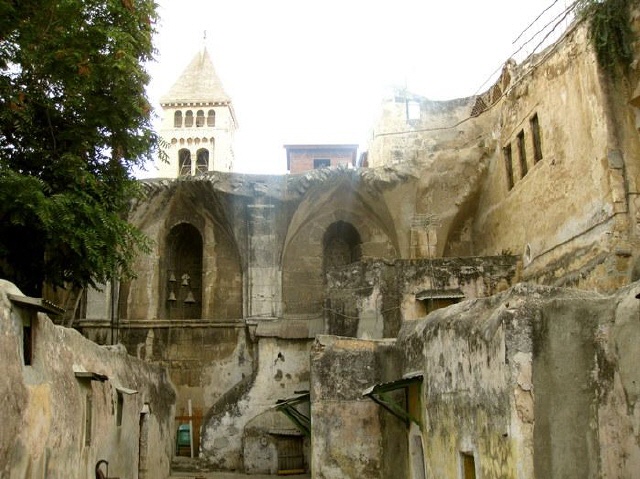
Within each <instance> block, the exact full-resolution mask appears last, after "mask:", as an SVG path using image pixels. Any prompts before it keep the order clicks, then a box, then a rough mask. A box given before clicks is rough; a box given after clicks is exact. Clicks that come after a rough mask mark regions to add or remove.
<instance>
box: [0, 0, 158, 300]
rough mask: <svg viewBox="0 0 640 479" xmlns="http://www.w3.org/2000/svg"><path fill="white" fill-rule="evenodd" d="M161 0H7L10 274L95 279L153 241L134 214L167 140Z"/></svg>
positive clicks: (0, 29)
mask: <svg viewBox="0 0 640 479" xmlns="http://www.w3.org/2000/svg"><path fill="white" fill-rule="evenodd" d="M155 21H156V4H155V2H154V1H153V0H0V277H3V278H6V279H9V280H11V281H13V282H15V283H16V284H17V285H18V286H19V287H20V288H21V289H22V290H23V291H24V292H25V293H26V294H31V295H40V294H41V293H42V290H43V285H47V286H52V287H54V288H59V287H72V288H75V289H78V288H82V287H85V286H86V285H96V284H98V283H102V282H105V281H107V280H109V279H110V278H111V277H112V276H113V275H114V274H115V273H116V272H119V273H120V274H124V275H128V274H131V273H132V271H131V264H132V260H133V258H134V256H135V254H136V252H137V251H139V250H140V249H141V248H142V249H145V248H148V245H147V240H146V239H145V237H144V235H142V233H141V232H139V231H138V230H137V229H135V228H134V227H133V226H132V225H130V224H129V223H128V222H127V221H126V219H125V218H126V211H127V208H128V205H129V202H130V200H131V199H132V198H133V197H134V195H136V194H137V192H138V185H137V182H136V181H135V179H134V177H133V170H134V169H135V168H136V167H141V166H143V165H144V164H145V163H146V161H147V160H150V159H151V157H152V155H153V154H154V152H155V151H156V150H157V146H158V138H157V136H156V134H155V133H154V132H153V130H152V128H151V114H152V112H151V107H150V105H149V102H148V100H147V97H146V93H145V87H146V85H147V83H148V80H149V77H148V74H147V73H146V71H145V68H144V65H145V64H146V63H147V62H149V61H151V60H152V59H153V54H154V49H153V44H152V36H153V33H154V25H155Z"/></svg>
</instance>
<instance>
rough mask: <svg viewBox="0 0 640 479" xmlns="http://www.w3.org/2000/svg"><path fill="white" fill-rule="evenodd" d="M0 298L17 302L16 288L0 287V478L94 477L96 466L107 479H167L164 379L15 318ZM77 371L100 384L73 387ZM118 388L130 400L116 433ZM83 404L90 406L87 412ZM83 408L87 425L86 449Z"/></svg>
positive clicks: (42, 320)
mask: <svg viewBox="0 0 640 479" xmlns="http://www.w3.org/2000/svg"><path fill="white" fill-rule="evenodd" d="M7 293H11V294H20V292H19V291H18V289H17V288H16V287H15V286H13V285H12V284H10V283H8V282H6V281H2V280H0V330H1V334H0V351H2V354H3V358H2V363H3V365H4V369H3V375H2V379H0V397H2V398H3V404H4V406H3V408H2V414H1V417H2V428H1V429H0V431H1V432H0V475H1V476H2V477H8V478H16V479H17V478H20V479H23V478H33V479H35V478H42V477H47V478H78V479H81V478H82V479H85V478H87V477H93V475H94V468H95V464H96V463H97V462H98V460H100V459H105V460H107V461H109V474H110V475H111V476H114V477H139V478H141V479H142V478H145V477H146V478H151V477H160V478H162V477H167V476H168V474H169V463H170V460H171V456H172V453H173V438H174V437H175V436H174V435H173V431H172V424H173V415H174V401H175V391H174V389H173V386H172V385H171V383H170V381H169V378H168V377H167V374H166V371H165V370H164V369H162V368H160V367H158V366H152V365H149V364H147V363H145V362H143V361H140V360H137V359H135V358H132V357H131V356H128V355H127V354H126V352H125V351H123V350H122V349H118V348H105V347H101V346H98V345H96V344H95V343H93V342H91V341H89V340H87V339H85V338H84V337H82V336H81V335H80V334H79V333H78V332H77V331H75V330H73V329H68V328H63V327H60V326H55V325H54V324H53V323H52V322H51V321H50V320H49V318H48V317H47V316H46V315H44V314H42V313H35V312H31V311H30V310H28V309H24V308H18V307H17V306H16V305H15V303H13V304H12V303H11V302H10V301H9V299H8V298H7ZM28 317H31V321H32V323H31V324H32V331H33V360H32V364H31V365H24V362H23V349H22V344H23V343H22V341H23V321H25V320H26V319H27V318H28ZM78 371H88V372H95V373H99V374H102V375H105V376H107V377H108V379H107V380H106V381H104V382H101V381H91V380H87V379H79V378H77V377H76V375H75V373H76V372H78ZM118 388H121V389H122V388H126V389H130V390H136V391H137V394H126V393H125V394H123V396H122V397H123V403H122V404H123V407H122V425H120V426H119V425H118V424H117V410H118V392H117V391H118ZM87 395H90V396H91V403H87V400H86V396H87ZM146 405H147V406H146ZM88 408H90V411H91V417H92V418H91V423H90V426H89V430H90V437H89V439H88V435H87V432H86V431H87V429H86V428H87V425H86V418H87V411H88ZM141 419H142V421H141ZM141 423H143V424H144V428H143V429H141V428H140V424H141ZM141 447H142V449H141ZM139 458H142V461H143V462H142V463H139Z"/></svg>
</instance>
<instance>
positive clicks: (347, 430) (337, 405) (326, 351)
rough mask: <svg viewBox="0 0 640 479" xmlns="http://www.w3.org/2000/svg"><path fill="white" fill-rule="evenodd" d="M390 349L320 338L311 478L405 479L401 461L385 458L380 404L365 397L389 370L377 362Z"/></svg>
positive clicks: (315, 355)
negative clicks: (370, 388)
mask: <svg viewBox="0 0 640 479" xmlns="http://www.w3.org/2000/svg"><path fill="white" fill-rule="evenodd" d="M390 344H391V342H389V341H366V340H359V339H349V338H340V337H336V336H317V337H316V341H315V343H314V345H313V348H312V350H311V424H312V431H311V443H312V446H313V447H312V458H311V461H312V474H313V476H312V477H314V478H317V479H338V478H340V479H342V478H353V479H356V478H362V477H367V478H385V477H405V476H404V465H405V463H404V457H403V455H402V454H401V455H400V456H399V457H397V456H389V457H385V454H384V452H385V451H384V450H383V447H384V445H385V440H384V436H383V434H382V431H383V428H384V421H385V419H387V418H384V417H381V415H380V409H379V406H378V405H377V404H375V403H374V402H373V401H370V400H369V399H366V398H363V396H362V392H363V391H364V390H365V389H366V388H368V387H369V386H371V385H373V384H376V383H377V382H380V379H381V378H382V377H384V374H385V372H386V369H387V368H388V367H389V366H390V365H384V364H383V363H381V361H380V360H379V356H380V354H381V352H380V350H384V349H387V348H388V347H389V345H390ZM404 441H405V440H403V438H401V437H395V438H394V439H393V444H394V445H395V446H396V447H399V448H400V450H403V449H402V447H403V444H404ZM389 462H392V463H393V464H394V466H395V467H390V466H389V465H388V463H389ZM390 471H394V472H393V475H392V476H390V475H388V474H389V473H390Z"/></svg>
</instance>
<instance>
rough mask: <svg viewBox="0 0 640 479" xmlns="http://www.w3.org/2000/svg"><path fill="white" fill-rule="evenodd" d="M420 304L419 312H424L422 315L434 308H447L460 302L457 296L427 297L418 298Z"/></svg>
mask: <svg viewBox="0 0 640 479" xmlns="http://www.w3.org/2000/svg"><path fill="white" fill-rule="evenodd" d="M418 301H419V303H420V304H421V306H422V307H421V308H420V310H421V312H424V315H425V316H426V315H427V314H429V313H431V312H433V311H435V310H436V309H442V308H447V307H449V306H452V305H454V304H457V303H459V302H460V299H459V298H428V299H420V300H418Z"/></svg>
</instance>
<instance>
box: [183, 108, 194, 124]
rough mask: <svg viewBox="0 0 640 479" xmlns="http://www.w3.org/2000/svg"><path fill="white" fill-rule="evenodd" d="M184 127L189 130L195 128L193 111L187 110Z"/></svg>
mask: <svg viewBox="0 0 640 479" xmlns="http://www.w3.org/2000/svg"><path fill="white" fill-rule="evenodd" d="M184 126H186V127H187V128H190V127H192V126H193V112H192V111H191V110H187V113H186V114H185V116H184Z"/></svg>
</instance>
